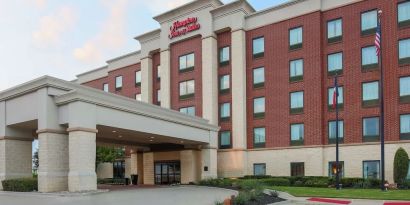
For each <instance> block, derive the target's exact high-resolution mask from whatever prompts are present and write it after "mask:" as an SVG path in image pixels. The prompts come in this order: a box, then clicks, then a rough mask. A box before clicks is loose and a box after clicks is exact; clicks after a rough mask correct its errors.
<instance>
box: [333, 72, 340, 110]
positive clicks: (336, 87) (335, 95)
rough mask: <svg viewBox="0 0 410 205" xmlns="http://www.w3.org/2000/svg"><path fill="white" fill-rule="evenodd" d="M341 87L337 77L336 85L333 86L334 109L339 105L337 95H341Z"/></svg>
mask: <svg viewBox="0 0 410 205" xmlns="http://www.w3.org/2000/svg"><path fill="white" fill-rule="evenodd" d="M338 90H339V88H338V86H337V80H336V79H335V87H334V88H333V109H336V106H337V97H338V96H339V91H338Z"/></svg>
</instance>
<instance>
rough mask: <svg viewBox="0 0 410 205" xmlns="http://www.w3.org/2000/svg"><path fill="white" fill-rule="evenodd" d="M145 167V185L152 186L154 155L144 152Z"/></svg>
mask: <svg viewBox="0 0 410 205" xmlns="http://www.w3.org/2000/svg"><path fill="white" fill-rule="evenodd" d="M143 167H144V176H143V177H144V184H148V185H152V184H154V183H155V181H154V153H153V152H144V154H143Z"/></svg>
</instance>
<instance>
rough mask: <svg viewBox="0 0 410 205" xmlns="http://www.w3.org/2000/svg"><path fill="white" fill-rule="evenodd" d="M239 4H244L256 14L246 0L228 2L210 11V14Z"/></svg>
mask: <svg viewBox="0 0 410 205" xmlns="http://www.w3.org/2000/svg"><path fill="white" fill-rule="evenodd" d="M240 3H244V4H245V5H246V6H248V7H249V8H250V9H251V10H252V12H256V10H255V8H254V7H253V6H252V5H251V4H250V3H249V2H248V1H247V0H236V1H232V2H229V3H227V4H224V5H222V6H220V7H218V8H215V9H213V10H211V11H210V12H211V13H214V12H216V11H218V10H220V9H224V8H226V7H229V6H232V5H235V4H240Z"/></svg>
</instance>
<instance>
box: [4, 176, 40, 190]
mask: <svg viewBox="0 0 410 205" xmlns="http://www.w3.org/2000/svg"><path fill="white" fill-rule="evenodd" d="M2 185H3V190H4V191H15V192H32V191H37V190H38V185H37V179H36V178H19V179H6V180H3V181H2Z"/></svg>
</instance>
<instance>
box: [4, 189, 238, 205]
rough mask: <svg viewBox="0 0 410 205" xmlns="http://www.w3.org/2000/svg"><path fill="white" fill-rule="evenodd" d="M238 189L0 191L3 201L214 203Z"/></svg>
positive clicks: (14, 204) (20, 204)
mask: <svg viewBox="0 0 410 205" xmlns="http://www.w3.org/2000/svg"><path fill="white" fill-rule="evenodd" d="M233 194H237V192H236V191H232V190H227V189H218V188H209V187H198V186H178V187H160V188H143V189H134V190H121V191H111V192H106V193H99V194H93V195H86V196H78V195H77V196H76V195H67V196H61V195H58V194H55V195H53V194H39V193H10V192H0V205H27V204H35V205H36V204H39V205H55V204H59V205H60V204H62V205H69V204H70V205H71V204H75V205H90V204H91V205H94V204H95V205H106V204H107V205H108V204H115V205H116V204H132V205H139V204H141V205H151V204H152V205H162V204H163V205H170V204H178V205H192V204H195V205H213V204H215V201H223V200H224V199H225V198H227V197H229V196H231V195H233Z"/></svg>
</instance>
